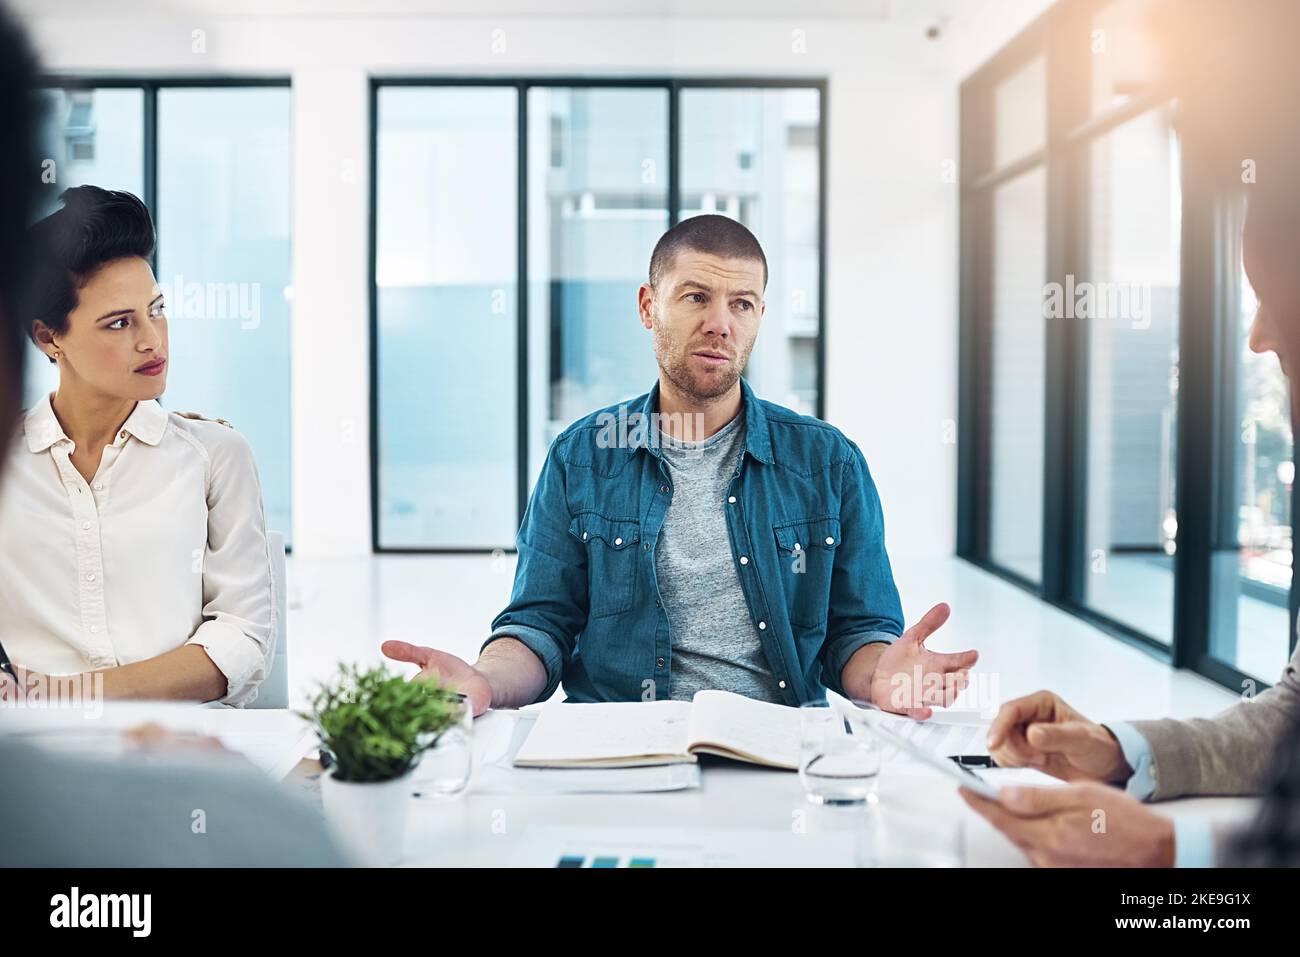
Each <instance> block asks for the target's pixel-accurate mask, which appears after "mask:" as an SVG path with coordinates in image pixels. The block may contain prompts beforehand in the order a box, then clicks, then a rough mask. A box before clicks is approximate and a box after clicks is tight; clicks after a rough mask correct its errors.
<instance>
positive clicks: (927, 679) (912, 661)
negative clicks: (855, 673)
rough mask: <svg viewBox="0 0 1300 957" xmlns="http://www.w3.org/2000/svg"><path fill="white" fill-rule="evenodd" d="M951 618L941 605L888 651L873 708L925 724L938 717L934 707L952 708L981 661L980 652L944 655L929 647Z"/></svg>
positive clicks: (877, 674)
mask: <svg viewBox="0 0 1300 957" xmlns="http://www.w3.org/2000/svg"><path fill="white" fill-rule="evenodd" d="M950 614H951V609H949V607H948V605H947V604H946V603H945V602H940V603H939V604H937V605H935V606H934V607H933V608H931V609H930V610H929V611H927V612H926V613H925V615H924V617H922V618H921V620H920V621H918V622H917V623H916V624H915V625H913V626H912V627H911V628H909V629H907V631H905V632H903V636H902V637H901V638H899V639H898V640H897V641H896V642H894V643H893V644H892V645H890V646H889V647H888V648H886V649H885V650H884V652H883V653H882V654H881V656H880V660H879V661H877V662H876V670H875V671H874V672H873V673H872V676H871V703H872V704H874V705H875V706H876V707H878V708H883V709H884V710H886V711H893V712H896V713H898V714H905V715H907V716H908V717H909V718H916V719H918V720H921V721H924V720H925V719H926V718H928V717H930V716H931V715H932V714H933V713H934V712H933V711H931V710H930V706H931V705H939V706H941V707H944V708H947V707H949V706H951V705H952V703H953V701H954V700H955V699H956V697H957V695H958V694H959V693H960V692H961V691H962V689H963V688H965V687H966V685H967V683H968V682H969V681H970V669H971V667H972V666H973V665H974V664H975V662H976V661H978V660H979V652H978V651H975V650H974V649H972V650H970V651H959V652H956V653H954V654H942V653H939V652H934V651H930V650H929V649H928V648H926V647H925V639H927V638H929V637H930V635H932V634H934V632H935V631H937V630H938V629H939V628H940V626H942V625H943V623H944V622H945V621H947V620H948V616H949V615H950Z"/></svg>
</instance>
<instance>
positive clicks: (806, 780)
mask: <svg viewBox="0 0 1300 957" xmlns="http://www.w3.org/2000/svg"><path fill="white" fill-rule="evenodd" d="M850 703H851V704H852V708H840V707H837V706H836V705H834V704H831V703H830V702H826V701H814V702H809V703H808V704H805V705H802V706H801V707H800V709H799V725H800V738H799V780H800V782H802V784H803V789H804V795H805V796H806V797H807V798H808V800H809V801H811V802H812V803H813V804H828V805H839V806H844V805H864V804H872V803H875V800H876V782H877V779H878V778H879V775H880V762H881V752H880V744H879V743H878V742H877V741H876V739H875V738H874V737H873V736H872V735H870V734H868V733H867V730H866V725H865V722H866V720H867V719H866V717H865V714H866V713H867V711H869V709H870V706H869V705H866V704H862V703H860V702H856V701H854V702H850Z"/></svg>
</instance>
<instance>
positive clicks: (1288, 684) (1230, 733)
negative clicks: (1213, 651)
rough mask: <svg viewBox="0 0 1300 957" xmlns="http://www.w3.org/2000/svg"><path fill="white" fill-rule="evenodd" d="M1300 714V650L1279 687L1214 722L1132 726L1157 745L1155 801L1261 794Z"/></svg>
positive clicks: (1154, 748)
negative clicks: (1195, 795)
mask: <svg viewBox="0 0 1300 957" xmlns="http://www.w3.org/2000/svg"><path fill="white" fill-rule="evenodd" d="M1297 713H1300V646H1297V648H1296V652H1295V654H1293V655H1292V656H1291V660H1290V662H1288V664H1287V666H1286V668H1285V669H1284V670H1283V671H1282V677H1281V679H1280V680H1279V681H1278V683H1277V684H1275V685H1274V686H1273V687H1272V688H1269V689H1268V690H1267V691H1265V692H1263V693H1262V694H1260V695H1258V696H1256V697H1254V698H1244V699H1242V700H1241V701H1239V702H1238V703H1237V704H1235V705H1233V706H1232V707H1231V708H1228V709H1227V710H1226V711H1223V712H1221V713H1220V714H1218V715H1215V716H1214V717H1213V718H1191V719H1189V720H1185V721H1184V720H1178V719H1176V718H1164V719H1161V720H1159V721H1134V722H1131V723H1132V725H1133V727H1135V728H1137V730H1138V731H1140V732H1141V733H1142V736H1143V737H1145V738H1146V739H1147V741H1148V743H1150V745H1151V753H1152V758H1153V762H1154V766H1153V768H1152V774H1153V775H1154V776H1155V779H1156V789H1155V791H1154V792H1153V793H1152V794H1151V800H1153V801H1160V800H1165V799H1167V798H1176V797H1182V796H1183V795H1191V794H1219V795H1246V794H1259V793H1261V792H1262V791H1263V789H1264V788H1265V786H1266V785H1267V784H1268V782H1269V775H1270V771H1271V770H1272V769H1273V760H1274V755H1275V753H1276V751H1277V748H1278V745H1279V743H1280V742H1281V740H1282V737H1283V735H1284V734H1285V733H1286V732H1287V731H1288V729H1289V728H1290V727H1291V722H1292V720H1293V719H1294V716H1295V715H1296V714H1297Z"/></svg>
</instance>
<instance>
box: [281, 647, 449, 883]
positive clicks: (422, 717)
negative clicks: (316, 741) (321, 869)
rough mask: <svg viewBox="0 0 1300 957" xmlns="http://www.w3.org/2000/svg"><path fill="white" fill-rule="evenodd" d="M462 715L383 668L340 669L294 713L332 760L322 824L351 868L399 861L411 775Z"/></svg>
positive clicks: (439, 691) (443, 698)
mask: <svg viewBox="0 0 1300 957" xmlns="http://www.w3.org/2000/svg"><path fill="white" fill-rule="evenodd" d="M466 707H467V705H466V704H465V703H464V702H463V701H462V700H461V697H460V695H459V694H458V693H457V692H455V691H453V690H451V689H450V688H444V687H441V686H439V685H438V684H435V683H434V682H431V681H421V680H416V681H407V680H406V679H405V678H402V677H400V676H398V675H394V674H391V673H390V672H389V671H388V669H387V668H386V667H384V666H383V665H380V666H379V667H377V668H372V669H370V670H368V671H362V670H360V669H359V668H358V667H357V666H356V665H347V664H343V665H340V666H339V673H338V675H336V676H335V678H334V679H333V680H332V681H327V682H324V683H322V684H321V686H320V688H319V690H318V691H317V692H316V696H315V698H314V699H313V700H312V702H311V707H310V709H309V710H308V711H305V712H299V714H300V716H301V717H303V718H305V719H306V720H307V721H309V722H311V724H312V725H313V727H315V729H316V734H317V735H318V736H319V737H320V742H321V750H322V751H323V752H326V753H328V756H329V767H330V770H329V771H328V772H327V773H326V774H324V775H323V776H322V777H321V801H322V803H323V805H324V808H325V817H326V820H327V821H328V822H329V824H330V827H331V828H332V829H333V831H334V834H335V836H336V837H337V838H338V839H339V842H340V843H341V844H342V845H343V847H344V849H345V850H347V851H349V852H350V853H351V854H352V855H353V857H354V858H355V859H356V860H358V861H359V862H361V863H365V864H371V865H382V864H392V863H396V861H397V860H398V859H399V858H400V857H401V855H402V842H403V840H404V838H405V835H406V818H407V812H408V809H409V806H410V799H411V790H412V787H411V771H412V769H413V768H414V767H415V765H416V764H417V763H418V762H419V759H420V755H421V754H423V753H424V752H425V751H428V750H429V749H431V748H433V747H435V746H436V745H437V743H438V739H439V737H441V736H442V733H443V732H444V731H446V730H447V729H448V728H451V727H453V726H455V725H456V724H457V723H458V722H460V721H462V720H463V719H464V709H465V708H466ZM322 757H324V755H322Z"/></svg>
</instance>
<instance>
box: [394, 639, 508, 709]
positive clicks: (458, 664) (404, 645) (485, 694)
mask: <svg viewBox="0 0 1300 957" xmlns="http://www.w3.org/2000/svg"><path fill="white" fill-rule="evenodd" d="M380 650H382V651H383V653H384V654H385V655H387V656H388V657H389V658H392V659H393V660H394V661H408V662H410V663H411V664H415V665H419V666H420V673H419V674H418V675H416V676H415V677H416V678H424V679H435V680H437V681H438V682H439V683H440V684H442V685H443V686H446V687H451V688H455V689H456V690H457V691H459V692H460V693H461V694H463V695H466V696H467V697H468V698H469V703H470V707H471V708H472V709H473V712H474V717H476V718H477V717H478V716H479V715H481V714H482V713H483V712H484V711H486V710H487V709H488V708H490V707H491V706H492V686H491V685H490V684H488V680H487V678H486V677H484V675H483V673H482V672H481V671H479V670H478V669H477V668H475V667H474V666H473V665H471V664H469V663H468V662H466V661H463V660H462V659H460V658H457V657H456V656H455V655H453V654H451V653H450V652H446V651H439V650H438V649H436V648H425V647H422V646H420V645H412V644H410V643H408V642H405V641H386V642H384V643H383V645H381V646H380Z"/></svg>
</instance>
